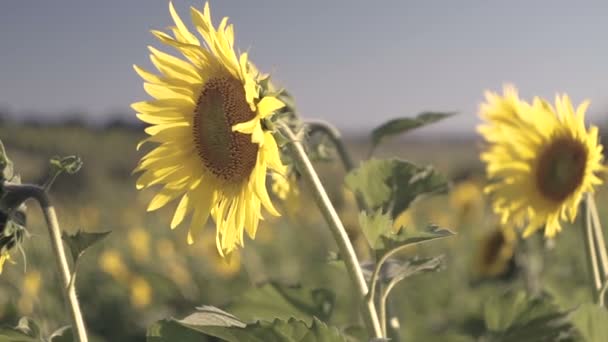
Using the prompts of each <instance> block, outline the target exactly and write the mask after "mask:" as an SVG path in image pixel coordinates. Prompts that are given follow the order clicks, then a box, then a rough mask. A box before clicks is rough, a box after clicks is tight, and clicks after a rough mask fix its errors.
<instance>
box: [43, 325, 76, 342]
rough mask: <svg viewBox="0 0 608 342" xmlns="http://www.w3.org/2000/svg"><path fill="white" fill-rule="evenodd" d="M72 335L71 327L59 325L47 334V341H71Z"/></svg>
mask: <svg viewBox="0 0 608 342" xmlns="http://www.w3.org/2000/svg"><path fill="white" fill-rule="evenodd" d="M73 341H74V335H73V333H72V327H70V326H69V325H66V326H64V327H61V328H59V329H57V330H55V332H53V333H52V334H51V336H49V342H73Z"/></svg>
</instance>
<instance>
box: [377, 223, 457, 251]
mask: <svg viewBox="0 0 608 342" xmlns="http://www.w3.org/2000/svg"><path fill="white" fill-rule="evenodd" d="M453 235H455V233H454V232H452V231H451V230H449V229H446V228H440V227H439V226H436V225H429V226H427V227H426V229H424V230H419V229H414V228H402V229H400V230H399V231H398V232H396V233H394V232H389V233H387V234H383V235H381V236H380V238H379V239H378V241H377V242H376V244H375V245H374V249H375V250H376V254H377V257H378V258H379V257H381V256H382V255H384V254H386V253H388V252H389V251H391V250H393V249H397V248H399V249H401V248H405V247H407V246H411V245H415V244H419V243H422V242H427V241H432V240H436V239H441V238H445V237H449V236H453Z"/></svg>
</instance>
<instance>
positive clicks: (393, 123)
mask: <svg viewBox="0 0 608 342" xmlns="http://www.w3.org/2000/svg"><path fill="white" fill-rule="evenodd" d="M454 114H456V113H455V112H424V113H421V114H418V116H416V117H415V118H411V117H407V118H397V119H392V120H389V121H387V122H386V123H384V124H382V125H380V126H378V127H377V128H375V129H374V130H373V131H372V148H375V147H377V146H378V145H379V144H380V143H381V142H382V140H384V138H387V137H389V136H393V135H397V134H403V133H406V132H409V131H412V130H414V129H416V128H419V127H422V126H426V125H429V124H432V123H435V122H437V121H439V120H443V119H445V118H449V117H451V116H452V115H454Z"/></svg>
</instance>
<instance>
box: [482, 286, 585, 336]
mask: <svg viewBox="0 0 608 342" xmlns="http://www.w3.org/2000/svg"><path fill="white" fill-rule="evenodd" d="M570 316H571V312H569V311H566V312H564V311H560V309H559V308H558V307H557V306H556V305H555V304H554V303H553V302H552V301H551V298H550V297H549V296H548V295H544V296H541V297H530V296H529V295H527V294H526V293H524V292H522V291H517V292H508V293H506V294H504V295H502V296H496V297H493V298H491V299H489V300H488V301H487V302H486V305H485V307H484V318H485V323H486V329H487V331H488V334H487V336H486V337H487V339H488V340H489V341H500V342H518V341H573V340H575V338H576V330H575V328H574V326H573V325H572V323H571V322H570Z"/></svg>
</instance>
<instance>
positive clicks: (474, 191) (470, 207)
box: [449, 181, 484, 224]
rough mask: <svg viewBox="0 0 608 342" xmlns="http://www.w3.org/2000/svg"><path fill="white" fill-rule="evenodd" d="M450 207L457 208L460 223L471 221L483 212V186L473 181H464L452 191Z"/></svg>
mask: <svg viewBox="0 0 608 342" xmlns="http://www.w3.org/2000/svg"><path fill="white" fill-rule="evenodd" d="M449 200H450V207H451V208H452V209H454V210H455V212H456V213H457V215H458V218H459V220H460V224H462V223H465V222H470V221H471V220H472V219H473V218H475V217H479V216H481V213H482V212H483V205H484V202H483V193H482V191H481V187H480V186H479V185H478V184H477V183H475V182H473V181H463V182H460V183H458V184H456V185H455V186H454V188H453V189H452V190H451V191H450V197H449Z"/></svg>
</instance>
